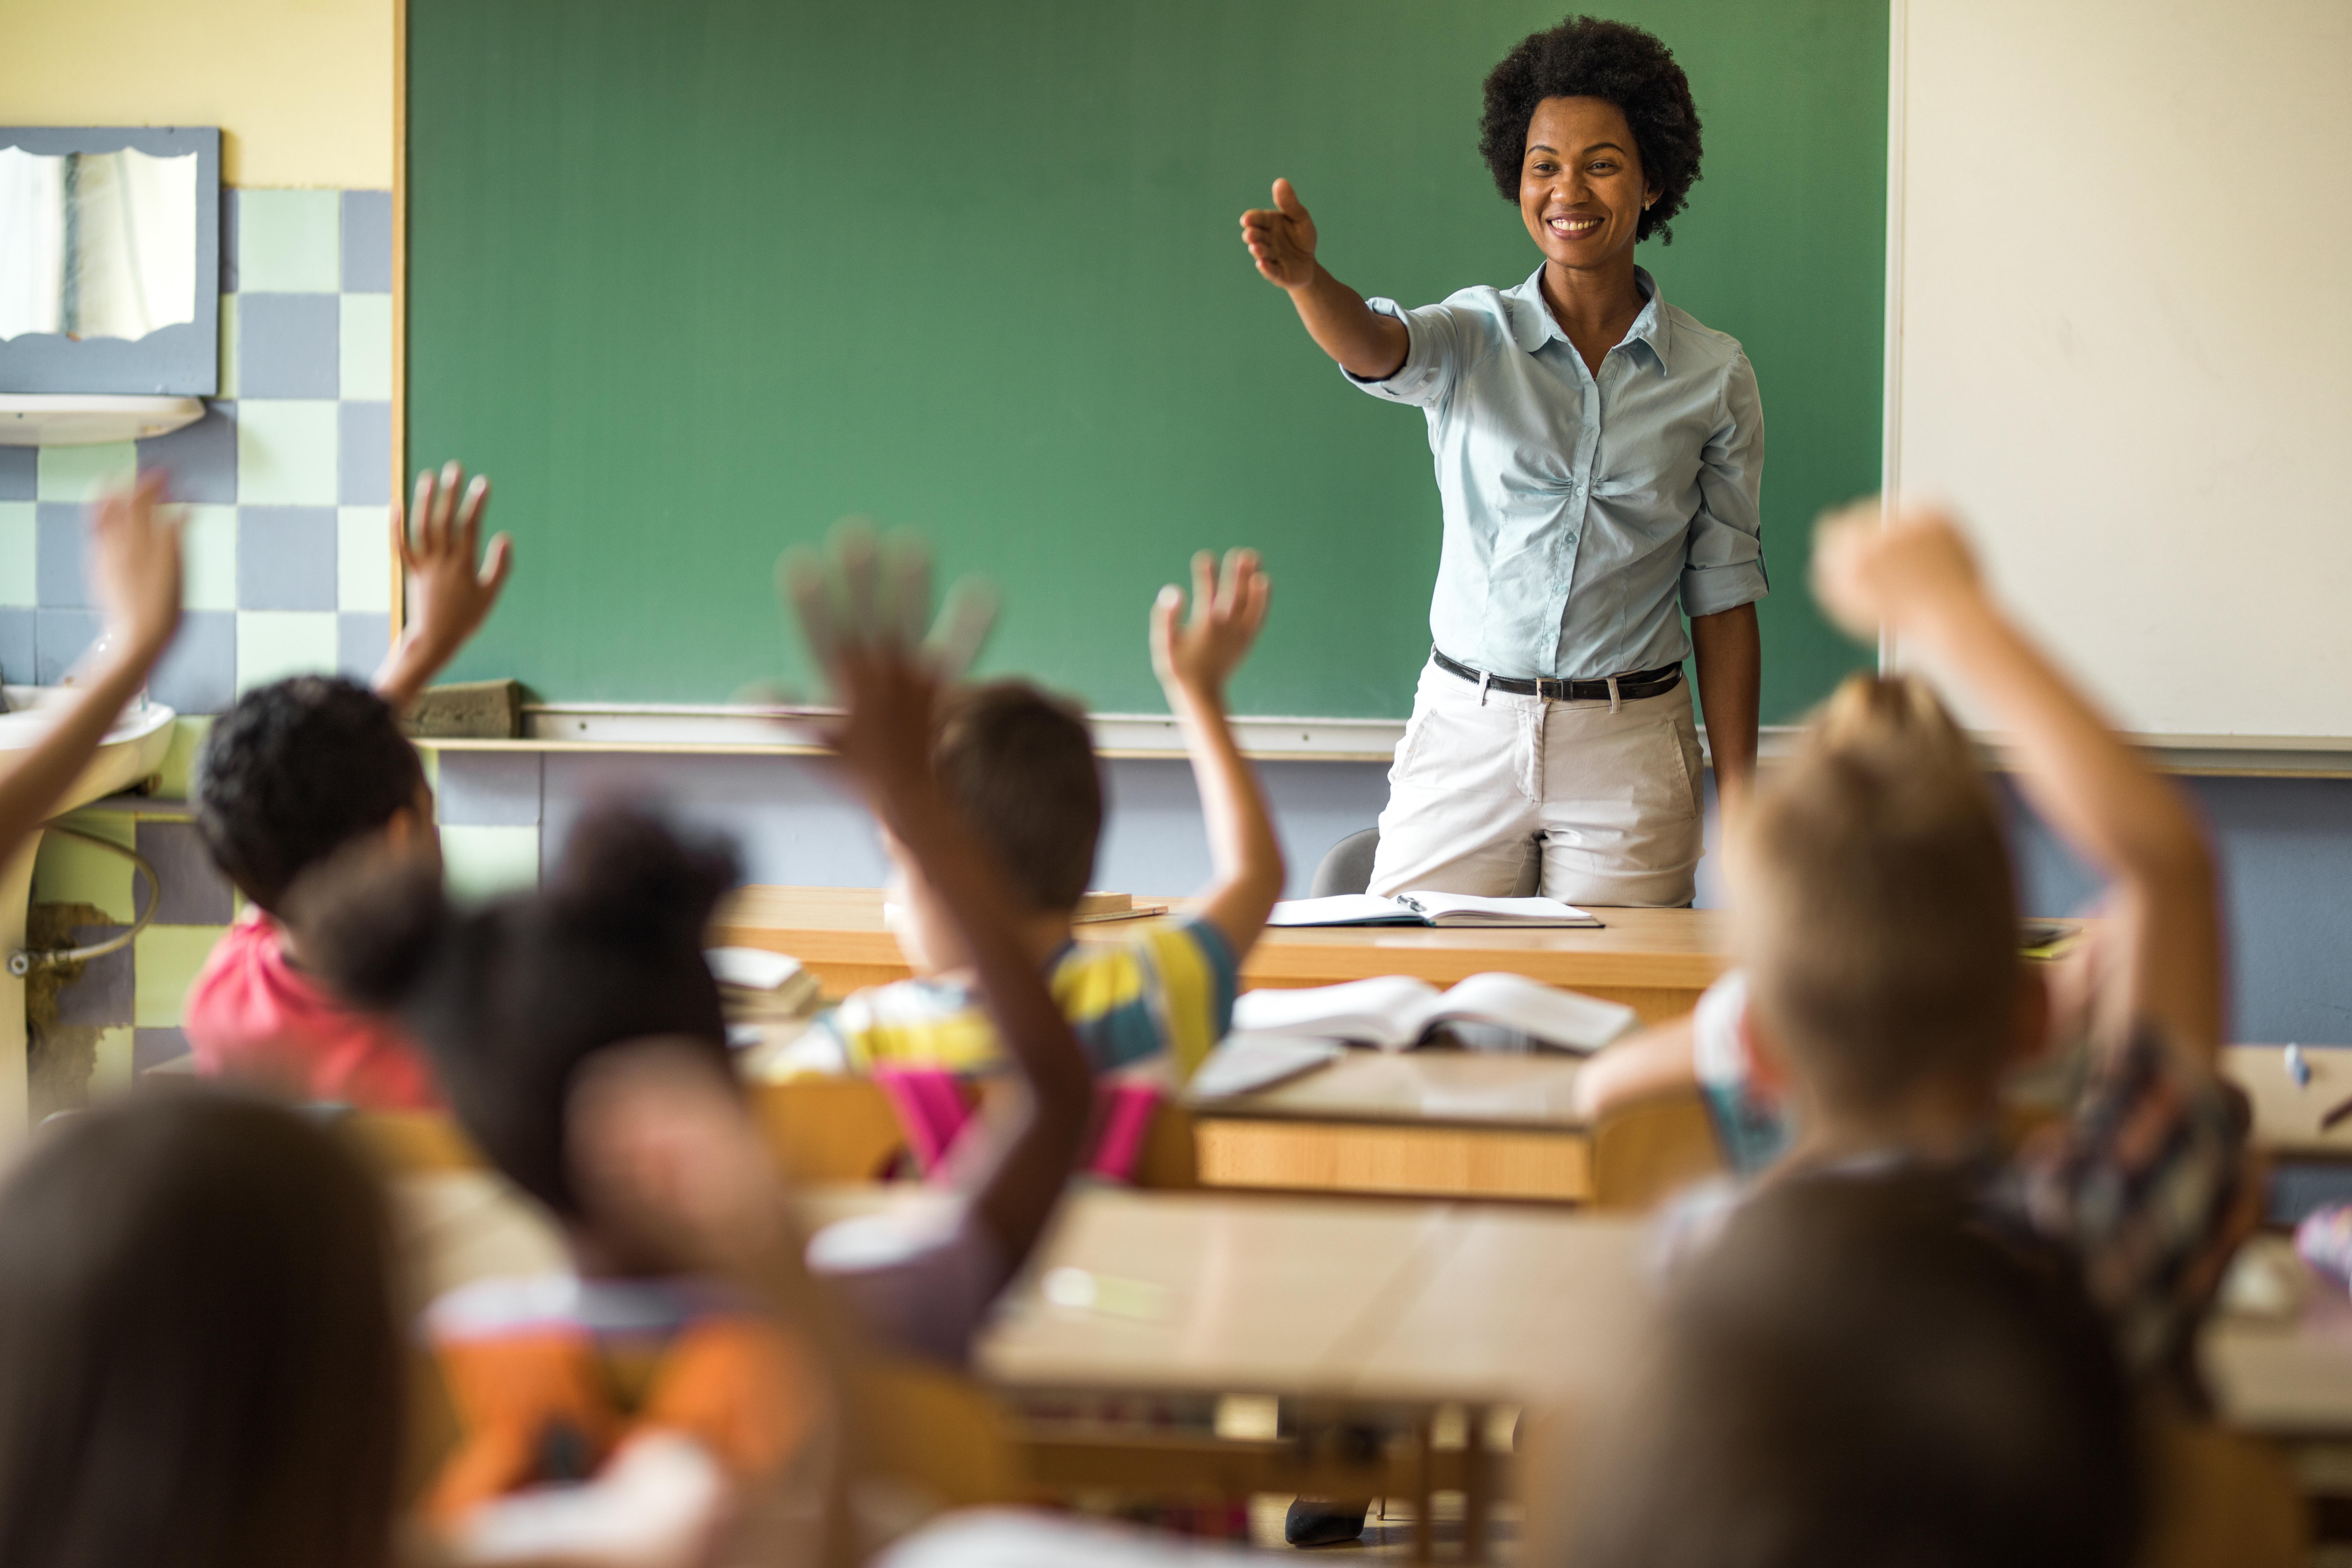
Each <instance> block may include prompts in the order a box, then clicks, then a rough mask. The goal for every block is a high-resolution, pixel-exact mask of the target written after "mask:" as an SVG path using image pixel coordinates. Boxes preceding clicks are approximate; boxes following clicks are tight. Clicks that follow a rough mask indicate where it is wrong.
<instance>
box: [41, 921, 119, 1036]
mask: <svg viewBox="0 0 2352 1568" xmlns="http://www.w3.org/2000/svg"><path fill="white" fill-rule="evenodd" d="M129 929H130V928H129V927H128V926H116V925H100V926H74V927H71V928H70V929H69V931H68V934H67V937H66V940H67V941H68V942H71V943H72V944H73V945H74V946H76V947H93V946H96V945H97V944H98V943H100V942H105V941H107V940H109V939H110V938H112V937H118V936H121V934H122V933H123V932H124V931H128V930H129ZM137 977H138V970H137V969H136V968H135V967H134V961H133V956H132V953H131V949H130V948H127V947H125V948H121V949H118V950H116V951H115V952H110V953H107V954H106V955H105V956H103V957H100V958H90V959H85V960H83V961H82V970H81V976H80V978H79V979H77V980H75V981H73V982H72V983H70V984H67V985H63V986H60V987H59V988H58V1023H60V1024H68V1025H75V1024H78V1025H80V1026H84V1027H86V1028H92V1029H119V1028H121V1027H122V1026H124V1025H126V1024H128V1023H130V1022H131V1019H132V1017H133V1016H135V1014H136V1012H137V994H138V988H137V985H136V984H135V982H136V980H137Z"/></svg>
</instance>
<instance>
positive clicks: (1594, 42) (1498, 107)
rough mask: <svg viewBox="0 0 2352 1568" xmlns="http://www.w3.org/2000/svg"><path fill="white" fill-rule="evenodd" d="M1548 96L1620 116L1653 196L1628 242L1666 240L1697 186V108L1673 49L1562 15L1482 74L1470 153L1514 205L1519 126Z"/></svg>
mask: <svg viewBox="0 0 2352 1568" xmlns="http://www.w3.org/2000/svg"><path fill="white" fill-rule="evenodd" d="M1547 98H1605V99H1607V100H1609V101H1610V102H1612V103H1613V104H1615V105H1616V106H1617V107H1618V108H1619V109H1621V110H1624V113H1625V122H1626V123H1627V124H1628V125H1631V126H1632V127H1633V141H1634V143H1635V144H1636V145H1637V146H1638V147H1639V148H1640V150H1641V153H1642V177H1643V180H1645V181H1646V182H1647V183H1648V184H1650V185H1652V186H1653V187H1654V188H1655V189H1656V191H1657V193H1658V199H1657V200H1656V201H1655V202H1654V203H1653V204H1652V205H1650V206H1649V207H1648V208H1647V209H1646V210H1645V211H1643V214H1642V223H1641V227H1640V228H1639V229H1637V230H1636V231H1635V234H1636V236H1637V237H1639V238H1642V239H1647V238H1649V237H1650V236H1652V235H1656V236H1657V237H1658V243H1660V244H1661V245H1668V244H1672V243H1673V241H1674V237H1675V234H1674V229H1673V227H1672V225H1671V222H1670V220H1671V219H1672V218H1673V217H1674V216H1675V214H1676V213H1679V212H1681V211H1682V210H1683V205H1684V202H1685V198H1686V197H1688V195H1690V188H1691V187H1692V186H1693V185H1695V184H1697V183H1698V178H1699V174H1698V157H1699V142H1698V107H1697V105H1696V104H1694V103H1693V102H1692V101H1691V90H1690V81H1689V79H1687V78H1685V76H1684V75H1683V68H1682V67H1680V66H1678V65H1676V64H1675V53H1674V51H1673V50H1672V49H1669V48H1668V47H1666V46H1665V45H1664V44H1663V43H1661V42H1659V41H1658V38H1657V36H1656V35H1655V34H1653V33H1645V32H1643V30H1642V29H1641V28H1639V27H1635V26H1628V25H1627V24H1625V23H1623V22H1605V21H1602V20H1601V18H1600V17H1598V16H1570V18H1569V19H1568V20H1567V21H1565V22H1562V23H1561V24H1560V25H1559V26H1557V27H1553V28H1550V29H1549V30H1547V31H1544V32H1541V33H1531V34H1529V35H1528V37H1525V38H1523V39H1521V40H1520V42H1519V46H1518V47H1517V48H1515V49H1513V50H1512V51H1511V52H1510V53H1509V54H1507V55H1506V56H1504V57H1503V63H1502V64H1501V65H1498V66H1496V68H1494V70H1493V71H1492V72H1491V73H1490V74H1489V75H1488V76H1487V78H1486V113H1485V114H1484V115H1482V116H1481V117H1480V119H1479V121H1478V152H1479V154H1480V155H1481V156H1482V157H1484V158H1485V159H1486V167H1487V168H1488V169H1490V170H1492V171H1493V172H1494V175H1495V188H1496V190H1498V191H1500V192H1502V193H1503V199H1504V200H1505V201H1507V202H1509V203H1511V204H1513V205H1517V203H1518V199H1519V167H1520V165H1521V164H1522V163H1525V162H1526V160H1527V152H1528V121H1530V120H1532V119H1534V117H1535V112H1536V105H1537V104H1538V103H1541V102H1542V101H1543V100H1545V99H1547Z"/></svg>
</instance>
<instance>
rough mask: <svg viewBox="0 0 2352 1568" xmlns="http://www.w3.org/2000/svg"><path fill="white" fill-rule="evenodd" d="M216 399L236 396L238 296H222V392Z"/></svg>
mask: <svg viewBox="0 0 2352 1568" xmlns="http://www.w3.org/2000/svg"><path fill="white" fill-rule="evenodd" d="M214 395H215V396H216V397H235V396H236V295H234V294H224V295H222V296H221V311H220V391H219V392H217V393H215V394H214Z"/></svg>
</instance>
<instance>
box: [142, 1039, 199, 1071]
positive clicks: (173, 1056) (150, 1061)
mask: <svg viewBox="0 0 2352 1568" xmlns="http://www.w3.org/2000/svg"><path fill="white" fill-rule="evenodd" d="M187 1054H188V1037H187V1036H186V1035H184V1034H183V1033H182V1032H181V1031H179V1030H177V1029H133V1030H132V1031H131V1071H132V1072H133V1073H134V1074H135V1073H142V1072H145V1071H146V1070H147V1069H148V1068H159V1067H162V1066H163V1064H164V1063H165V1062H175V1061H178V1060H179V1059H180V1058H182V1057H184V1056H186V1055H187Z"/></svg>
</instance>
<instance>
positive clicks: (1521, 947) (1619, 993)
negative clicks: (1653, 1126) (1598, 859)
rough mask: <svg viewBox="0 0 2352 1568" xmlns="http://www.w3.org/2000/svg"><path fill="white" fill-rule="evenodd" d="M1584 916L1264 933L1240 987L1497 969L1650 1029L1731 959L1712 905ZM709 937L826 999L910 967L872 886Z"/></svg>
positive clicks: (1095, 930) (1099, 929)
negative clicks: (754, 953) (788, 970)
mask: <svg viewBox="0 0 2352 1568" xmlns="http://www.w3.org/2000/svg"><path fill="white" fill-rule="evenodd" d="M1594 913H1595V914H1597V915H1598V916H1599V917H1600V918H1601V920H1602V921H1606V922H1607V924H1606V925H1605V926H1603V927H1602V928H1601V930H1598V931H1594V930H1590V929H1585V930H1557V929H1554V930H1517V931H1462V930H1454V931H1430V930H1425V929H1422V928H1417V927H1400V926H1378V927H1361V926H1360V927H1352V928H1332V927H1314V928H1298V927H1293V928H1289V929H1286V930H1269V931H1266V932H1265V935H1264V936H1263V937H1261V938H1260V939H1259V940H1258V943H1257V946H1256V948H1255V950H1254V951H1253V952H1251V953H1250V956H1249V959H1248V961H1247V962H1246V963H1244V964H1243V965H1242V986H1243V988H1244V990H1246V989H1249V988H1250V987H1252V986H1259V985H1336V984H1339V983H1340V982H1342V981H1346V980H1362V979H1365V978H1367V977H1369V976H1371V975H1375V974H1410V975H1413V976H1415V977H1416V978H1418V979H1422V980H1426V981H1428V982H1429V983H1430V984H1433V985H1440V986H1444V985H1451V984H1454V982H1455V981H1457V980H1462V979H1466V978H1467V977H1468V976H1470V975H1473V974H1478V973H1484V972H1486V971H1487V970H1492V969H1500V970H1508V971H1510V972H1511V973H1517V974H1524V975H1527V976H1528V977H1529V978H1530V979H1534V980H1540V981H1543V982H1544V983H1545V984H1550V985H1564V986H1566V987H1568V988H1569V989H1570V990H1571V991H1581V992H1583V993H1585V994H1587V995H1591V996H1600V997H1603V998H1605V999H1607V1000H1609V1001H1612V1002H1622V1003H1624V1004H1625V1005H1628V1006H1630V1007H1632V1008H1633V1010H1634V1011H1635V1012H1636V1013H1638V1014H1640V1015H1641V1017H1642V1021H1643V1023H1645V1024H1654V1023H1657V1022H1659V1021H1661V1020H1663V1019H1666V1018H1671V1017H1674V1016H1676V1015H1678V1014H1681V1013H1685V1012H1688V1011H1689V1010H1690V1008H1691V1005H1692V1004H1694V1003H1696V1001H1697V1000H1698V994H1699V993H1700V992H1701V991H1704V990H1706V987H1707V985H1708V984H1709V983H1710V982H1712V981H1713V980H1714V979H1715V977H1716V976H1717V975H1718V974H1720V973H1723V971H1724V969H1725V968H1726V967H1727V964H1728V963H1729V962H1730V961H1729V959H1728V958H1727V956H1726V954H1725V952H1724V945H1725V943H1726V942H1727V940H1728V928H1727V924H1726V916H1725V915H1724V913H1723V912H1722V911H1721V910H1595V911H1594ZM1131 930H1133V924H1132V923H1131V922H1129V921H1107V922H1104V923H1101V924H1097V925H1085V926H1080V927H1079V928H1078V935H1079V938H1080V940H1082V941H1088V940H1090V941H1098V942H1099V941H1117V940H1118V938H1120V937H1121V936H1124V935H1126V934H1127V933H1128V932H1129V931H1131ZM711 940H712V942H714V943H721V944H725V945H729V946H734V947H761V948H766V949H769V950H770V951H772V952H788V953H791V954H792V955H793V957H794V958H797V959H799V960H800V961H801V962H802V963H804V964H807V965H808V966H809V968H810V969H812V970H814V972H815V973H816V976H817V978H818V979H819V980H820V981H821V982H823V984H824V991H825V994H826V995H828V996H840V995H845V994H847V993H849V992H851V991H855V990H856V989H857V988H858V987H859V986H861V985H879V984H885V983H887V982H888V981H892V980H904V979H905V978H907V976H908V973H911V972H910V971H909V970H908V966H907V961H906V959H905V957H904V956H902V955H901V954H900V952H899V951H898V939H897V938H895V937H893V936H892V935H891V934H890V931H889V929H888V928H887V926H885V925H884V924H883V923H882V895H881V893H880V892H879V891H877V889H871V888H776V887H751V888H744V889H740V890H739V891H737V892H736V893H734V894H733V895H731V896H730V898H729V899H728V900H727V901H726V902H725V903H723V904H721V905H720V906H719V914H718V917H717V919H716V920H715V921H713V922H712V931H711Z"/></svg>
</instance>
